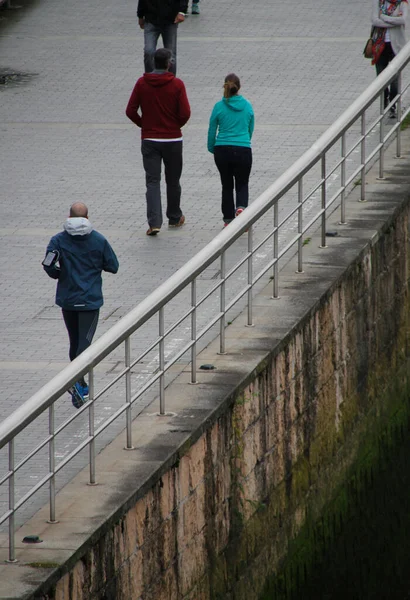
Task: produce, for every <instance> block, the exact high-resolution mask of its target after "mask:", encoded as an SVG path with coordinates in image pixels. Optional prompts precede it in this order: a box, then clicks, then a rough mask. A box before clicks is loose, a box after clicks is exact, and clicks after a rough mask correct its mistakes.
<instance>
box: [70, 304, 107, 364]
mask: <svg viewBox="0 0 410 600" xmlns="http://www.w3.org/2000/svg"><path fill="white" fill-rule="evenodd" d="M62 312H63V319H64V323H65V326H66V327H67V331H68V337H69V339H70V351H69V356H70V360H74V359H75V358H76V357H77V356H79V355H80V354H81V352H84V350H85V349H86V348H88V346H89V345H90V344H91V342H92V341H93V337H94V334H95V331H96V329H97V324H98V317H99V314H100V311H99V310H64V309H63V311H62Z"/></svg>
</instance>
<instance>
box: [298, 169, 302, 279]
mask: <svg viewBox="0 0 410 600" xmlns="http://www.w3.org/2000/svg"><path fill="white" fill-rule="evenodd" d="M302 232H303V177H301V178H300V179H299V181H298V234H299V240H298V270H297V272H298V273H303V238H302Z"/></svg>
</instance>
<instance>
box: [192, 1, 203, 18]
mask: <svg viewBox="0 0 410 600" xmlns="http://www.w3.org/2000/svg"><path fill="white" fill-rule="evenodd" d="M191 12H192V14H193V15H199V14H200V13H201V11H200V10H199V2H192V11H191Z"/></svg>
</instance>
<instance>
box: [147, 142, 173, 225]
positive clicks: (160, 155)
mask: <svg viewBox="0 0 410 600" xmlns="http://www.w3.org/2000/svg"><path fill="white" fill-rule="evenodd" d="M141 153H142V161H143V164H144V170H145V182H146V184H147V194H146V198H147V219H148V225H149V226H150V227H161V225H162V205H161V166H162V162H164V167H165V182H166V186H167V213H166V214H167V217H168V220H169V223H170V224H171V225H175V224H176V223H178V221H179V219H180V218H181V217H182V211H181V208H180V203H181V185H180V183H179V180H180V178H181V174H182V141H180V142H152V141H151V140H142V144H141Z"/></svg>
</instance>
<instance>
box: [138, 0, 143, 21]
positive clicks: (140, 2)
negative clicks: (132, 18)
mask: <svg viewBox="0 0 410 600" xmlns="http://www.w3.org/2000/svg"><path fill="white" fill-rule="evenodd" d="M137 17H138V18H139V19H143V18H144V17H145V0H138V8H137Z"/></svg>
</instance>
